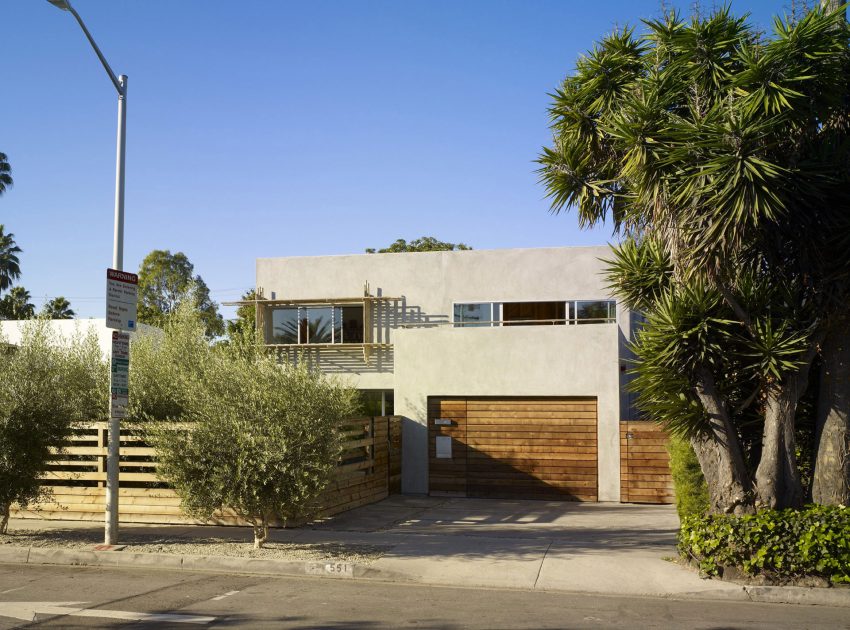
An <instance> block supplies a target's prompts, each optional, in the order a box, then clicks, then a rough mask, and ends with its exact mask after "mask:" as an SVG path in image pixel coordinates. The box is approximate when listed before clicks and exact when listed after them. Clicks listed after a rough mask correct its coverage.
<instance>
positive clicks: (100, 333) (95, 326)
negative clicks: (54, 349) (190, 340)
mask: <svg viewBox="0 0 850 630" xmlns="http://www.w3.org/2000/svg"><path fill="white" fill-rule="evenodd" d="M49 323H50V327H51V328H52V330H53V332H55V333H56V334H57V336H58V337H59V338H60V339H65V340H68V341H70V340H71V339H73V338H74V337H75V336H80V337H84V336H86V335H87V334H89V333H90V332H91V333H94V334H95V335H96V336H97V342H98V345H99V346H100V350H101V352H102V353H103V356H104V358H107V357H109V355H110V353H111V352H112V330H113V329H112V328H107V327H106V318H103V317H100V318H95V317H93V318H91V319H51V320H49ZM32 324H33V320H31V319H18V320H6V321H2V320H0V335H2V340H3V341H4V342H6V343H8V344H11V345H13V346H17V345H19V344H20V343H21V338H22V337H23V335H24V331H25V330H26V327H27V326H32ZM138 332H140V333H142V334H161V333H162V331H161V330H160V329H159V328H157V327H155V326H148V325H147V324H139V326H138ZM135 334H137V333H130V335H131V336H132V335H135Z"/></svg>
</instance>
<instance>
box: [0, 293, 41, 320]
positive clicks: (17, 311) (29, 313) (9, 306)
mask: <svg viewBox="0 0 850 630" xmlns="http://www.w3.org/2000/svg"><path fill="white" fill-rule="evenodd" d="M31 298H32V296H31V295H30V292H29V291H27V290H26V289H25V288H24V287H14V288H13V289H12V290H11V291H9V293H8V294H6V295H5V296H3V299H2V300H0V318H3V319H32V318H33V317H35V306H33V305H32V303H31V302H30V299H31Z"/></svg>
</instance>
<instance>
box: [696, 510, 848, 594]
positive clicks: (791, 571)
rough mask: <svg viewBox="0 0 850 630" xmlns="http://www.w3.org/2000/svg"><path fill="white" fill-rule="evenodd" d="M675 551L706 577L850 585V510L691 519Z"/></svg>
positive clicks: (792, 511) (768, 511) (724, 515)
mask: <svg viewBox="0 0 850 630" xmlns="http://www.w3.org/2000/svg"><path fill="white" fill-rule="evenodd" d="M679 551H680V553H681V554H682V556H683V557H685V558H690V559H693V560H696V561H697V562H699V566H700V568H701V569H702V570H703V571H705V572H706V573H708V574H709V575H718V574H719V573H720V572H721V570H722V569H723V568H724V567H737V568H738V569H740V570H741V571H743V572H744V573H745V574H747V575H751V576H755V575H764V576H766V577H768V578H771V579H774V580H778V581H784V580H788V579H792V578H799V577H803V576H819V577H823V578H826V579H829V580H832V581H834V582H850V508H847V507H844V506H824V505H811V506H807V507H806V508H805V509H802V510H779V511H777V510H766V511H764V512H759V513H757V514H754V515H750V516H734V515H726V514H723V515H711V516H694V517H689V518H686V519H684V521H683V522H682V528H681V530H680V532H679Z"/></svg>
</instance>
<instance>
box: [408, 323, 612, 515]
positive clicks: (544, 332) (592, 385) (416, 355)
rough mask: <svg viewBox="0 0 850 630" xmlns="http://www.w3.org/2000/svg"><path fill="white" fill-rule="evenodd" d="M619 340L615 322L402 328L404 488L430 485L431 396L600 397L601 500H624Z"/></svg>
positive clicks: (418, 489) (414, 489) (411, 489)
mask: <svg viewBox="0 0 850 630" xmlns="http://www.w3.org/2000/svg"><path fill="white" fill-rule="evenodd" d="M472 332H474V333H475V334H471V333H472ZM618 344H619V339H618V330H617V327H616V326H614V325H613V324H598V325H588V326H526V327H519V326H517V327H502V328H477V329H472V330H470V329H463V328H441V329H438V330H434V329H430V330H429V329H412V330H404V331H398V332H397V334H396V341H395V350H396V372H395V413H396V415H401V416H404V418H405V423H404V425H403V428H404V437H403V441H402V444H403V449H404V453H403V457H402V461H403V462H404V466H403V470H402V474H403V478H402V490H403V491H404V492H412V493H420V492H427V491H428V486H427V484H428V427H427V417H428V396H470V397H472V396H595V397H596V398H597V407H598V426H597V437H598V447H599V469H598V471H599V500H600V501H619V497H620V437H619V420H620V388H619V378H618V373H619V352H618Z"/></svg>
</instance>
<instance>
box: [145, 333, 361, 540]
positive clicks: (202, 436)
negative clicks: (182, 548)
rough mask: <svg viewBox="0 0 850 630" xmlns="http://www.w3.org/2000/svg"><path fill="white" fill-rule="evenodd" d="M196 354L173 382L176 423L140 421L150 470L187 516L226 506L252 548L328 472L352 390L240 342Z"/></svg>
mask: <svg viewBox="0 0 850 630" xmlns="http://www.w3.org/2000/svg"><path fill="white" fill-rule="evenodd" d="M195 334H203V333H202V331H201V330H198V331H196V332H195ZM202 360H203V364H202V365H199V366H196V367H197V368H198V369H196V370H195V371H194V373H191V374H189V375H187V376H185V377H184V378H183V379H182V380H181V382H182V383H183V385H184V387H185V393H184V396H183V398H182V400H181V406H182V409H181V413H180V414H179V416H175V417H174V420H179V423H178V422H169V423H162V422H160V423H152V424H150V425H149V426H148V428H147V429H146V432H147V435H148V439H149V440H150V441H151V442H152V443H153V445H154V446H155V447H156V449H157V453H158V458H159V462H160V465H159V468H158V474H159V476H160V477H161V478H162V479H163V480H164V481H166V482H167V483H169V484H171V485H173V487H174V488H175V490H176V491H177V493H178V495H179V496H180V499H181V505H182V507H183V509H184V510H185V511H186V512H187V513H188V514H190V515H192V516H194V517H196V518H199V519H202V520H208V519H210V518H211V517H212V515H213V513H214V512H215V511H217V510H222V509H230V510H233V511H234V512H235V513H236V514H238V515H239V516H240V517H241V518H243V519H244V520H246V521H247V522H249V523H250V524H251V525H252V526H253V530H254V546H255V548H260V547H261V546H262V545H263V543H264V542H265V541H266V539H267V538H268V531H269V526H270V524H272V523H274V522H276V521H277V520H279V519H286V518H293V517H297V516H299V515H302V514H304V513H305V512H306V511H308V510H309V509H310V506H311V503H312V502H313V500H314V499H316V498H317V496H318V495H319V494H320V493H321V491H322V490H323V489H324V488H325V486H326V485H327V483H328V481H329V480H330V479H331V477H332V475H333V471H334V469H335V467H336V463H337V459H338V457H339V452H340V445H339V432H338V427H339V425H340V423H341V421H342V420H344V419H345V418H348V417H351V416H352V415H353V414H354V413H355V412H356V405H357V399H356V392H355V391H354V390H353V389H351V388H349V387H346V386H344V385H342V384H341V383H339V382H337V381H335V380H333V379H330V378H327V377H325V376H323V375H321V374H319V373H317V372H314V371H311V370H309V369H308V368H307V367H303V366H300V367H292V366H287V365H280V364H279V363H277V362H276V360H275V359H274V357H273V356H272V355H270V354H268V353H266V352H265V351H264V350H263V349H262V348H260V347H259V346H257V345H256V344H253V343H251V342H250V341H246V342H244V343H231V344H228V345H226V346H217V347H213V348H210V349H209V351H208V352H207V353H205V354H204V355H203V357H202Z"/></svg>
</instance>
